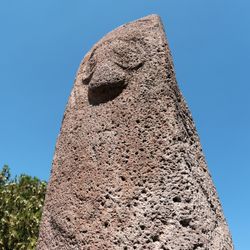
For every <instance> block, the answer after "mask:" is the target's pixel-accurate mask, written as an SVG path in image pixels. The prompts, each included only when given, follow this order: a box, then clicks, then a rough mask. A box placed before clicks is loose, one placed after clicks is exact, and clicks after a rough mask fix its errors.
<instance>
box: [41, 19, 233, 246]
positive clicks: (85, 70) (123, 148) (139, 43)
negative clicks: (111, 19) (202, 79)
mask: <svg viewBox="0 0 250 250" xmlns="http://www.w3.org/2000/svg"><path fill="white" fill-rule="evenodd" d="M37 249H39V250H53V249H58V250H66V249H67V250H68V249H73V250H78V249H79V250H82V249H86V250H87V249H90V250H103V249H104V250H105V249H111V250H112V249H117V250H126V249H127V250H129V249H165V250H205V249H206V250H231V249H233V245H232V241H231V236H230V233H229V230H228V226H227V224H226V221H225V218H224V216H223V212H222V209H221V205H220V202H219V199H218V196H217V194H216V190H215V188H214V185H213V182H212V180H211V176H210V174H209V172H208V169H207V166H206V162H205V159H204V156H203V153H202V149H201V146H200V142H199V138H198V135H197V132H196V129H195V126H194V122H193V120H192V117H191V114H190V112H189V110H188V108H187V105H186V103H185V101H184V99H183V97H182V95H181V93H180V90H179V88H178V86H177V83H176V79H175V74H174V69H173V63H172V59H171V55H170V51H169V47H168V44H167V41H166V37H165V33H164V29H163V26H162V23H161V21H160V18H159V17H158V16H156V15H151V16H147V17H144V18H142V19H139V20H137V21H135V22H131V23H128V24H125V25H123V26H121V27H119V28H117V29H115V30H114V31H112V32H111V33H109V34H107V35H106V36H105V37H104V38H103V39H101V40H100V41H99V42H98V43H97V44H96V45H94V47H93V48H92V49H91V51H90V52H89V53H88V54H87V55H86V56H85V58H84V59H83V61H82V63H81V65H80V68H79V71H78V73H77V76H76V80H75V83H74V87H73V90H72V93H71V95H70V98H69V101H68V104H67V107H66V111H65V114H64V118H63V123H62V128H61V131H60V136H59V138H58V141H57V144H56V150H55V156H54V160H53V168H52V174H51V179H50V181H49V186H48V191H47V195H46V202H45V207H44V210H43V218H42V223H41V228H40V236H39V242H38V247H37Z"/></svg>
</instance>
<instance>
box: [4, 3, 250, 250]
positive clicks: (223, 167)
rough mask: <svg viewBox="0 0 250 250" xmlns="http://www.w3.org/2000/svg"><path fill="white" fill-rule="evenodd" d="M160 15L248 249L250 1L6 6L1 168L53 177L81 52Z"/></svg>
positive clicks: (237, 236) (235, 229)
mask: <svg viewBox="0 0 250 250" xmlns="http://www.w3.org/2000/svg"><path fill="white" fill-rule="evenodd" d="M152 13H156V14H159V15H160V16H161V17H162V20H163V22H164V24H165V28H166V32H167V38H168V41H169V44H170V48H171V51H172V55H173V58H174V63H175V70H176V74H177V80H178V83H179V86H180V88H181V90H182V92H183V94H184V96H185V98H186V100H187V102H188V104H189V107H190V109H191V111H192V114H193V117H194V120H195V122H196V126H197V129H198V132H199V134H200V138H201V142H202V145H203V149H204V152H205V155H206V159H207V162H208V165H209V169H210V172H211V173H212V176H213V180H214V182H215V184H216V187H217V190H218V193H219V196H220V198H221V201H222V204H223V208H224V212H225V215H226V218H227V221H228V223H229V226H230V229H231V232H232V235H233V239H234V244H235V249H236V250H249V249H250V246H249V245H250V243H249V239H250V229H249V227H250V226H249V224H250V216H249V212H250V195H249V192H250V184H249V183H250V181H249V179H250V163H249V157H250V143H249V141H250V132H249V130H250V95H249V93H250V81H249V80H250V74H249V64H250V14H249V13H250V1H249V0H245V1H244V0H237V1H235V0H209V1H205V0H188V1H187V0H126V1H119V0H113V1H112V0H99V1H98V0H74V1H66V0H64V1H63V0H53V1H51V0H41V1H34V0H22V1H20V0H15V1H14V0H0V34H1V35H0V86H1V88H0V114H1V122H0V142H1V143H0V165H3V164H4V163H7V164H8V165H9V166H10V167H11V170H12V173H13V175H16V174H20V173H22V172H23V173H27V174H29V175H32V176H34V175H35V176H38V177H39V178H42V179H45V180H48V177H49V174H50V168H51V161H52V157H53V153H54V146H55V142H56V138H57V135H58V132H59V129H60V125H61V120H62V115H63V112H64V108H65V105H66V102H67V99H68V96H69V94H70V90H71V88H72V84H73V81H74V76H75V73H76V70H77V68H78V65H79V63H80V60H81V59H82V57H83V56H84V54H85V53H86V52H87V51H88V50H89V49H90V48H91V46H92V45H93V44H94V43H95V42H97V41H98V40H99V39H100V38H101V37H102V36H103V35H105V34H106V33H107V32H109V31H111V30H112V29H114V28H115V27H117V26H119V25H121V24H123V23H126V22H128V21H132V20H134V19H137V18H140V17H142V16H145V15H148V14H152Z"/></svg>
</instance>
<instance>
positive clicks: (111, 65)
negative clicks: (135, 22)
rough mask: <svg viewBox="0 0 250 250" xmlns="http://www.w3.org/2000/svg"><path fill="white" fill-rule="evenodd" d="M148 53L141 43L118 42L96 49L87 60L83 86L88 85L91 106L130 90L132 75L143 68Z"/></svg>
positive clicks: (104, 44) (130, 41)
mask: <svg viewBox="0 0 250 250" xmlns="http://www.w3.org/2000/svg"><path fill="white" fill-rule="evenodd" d="M144 58H145V52H144V50H143V48H142V46H141V44H140V43H139V42H135V41H133V40H121V39H116V40H112V41H105V42H103V43H101V44H99V45H98V46H96V47H95V48H93V50H92V52H91V53H90V55H89V56H88V57H87V58H86V59H87V60H85V63H84V68H83V77H82V82H83V84H85V85H88V98H89V102H90V103H91V104H100V103H103V102H106V101H109V100H112V99H114V98H115V97H116V96H118V95H119V94H120V93H121V92H122V90H123V89H124V88H125V87H126V86H127V84H128V81H129V78H130V76H131V74H132V73H133V72H135V71H136V70H138V69H139V68H140V67H142V66H143V63H144Z"/></svg>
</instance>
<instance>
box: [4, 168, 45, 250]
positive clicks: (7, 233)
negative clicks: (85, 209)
mask: <svg viewBox="0 0 250 250" xmlns="http://www.w3.org/2000/svg"><path fill="white" fill-rule="evenodd" d="M46 186H47V184H46V182H44V181H41V180H39V179H38V178H36V177H34V178H33V177H30V176H28V175H24V174H23V175H20V176H19V177H16V178H15V179H13V180H12V179H11V175H10V169H9V167H8V166H6V165H5V166H4V167H3V168H2V170H1V172H0V249H4V250H16V249H18V250H19V249H20V250H21V249H25V250H27V249H35V245H36V241H37V237H38V230H39V223H40V219H41V214H42V207H43V203H44V197H45V191H46Z"/></svg>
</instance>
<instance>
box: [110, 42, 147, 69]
mask: <svg viewBox="0 0 250 250" xmlns="http://www.w3.org/2000/svg"><path fill="white" fill-rule="evenodd" d="M112 48H113V52H114V58H113V61H114V63H116V64H117V65H119V66H120V67H121V68H123V69H137V68H139V67H141V66H142V65H143V63H144V60H143V58H144V51H143V49H142V47H141V46H140V45H139V44H137V43H135V42H132V41H122V40H117V41H115V42H113V43H112Z"/></svg>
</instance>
